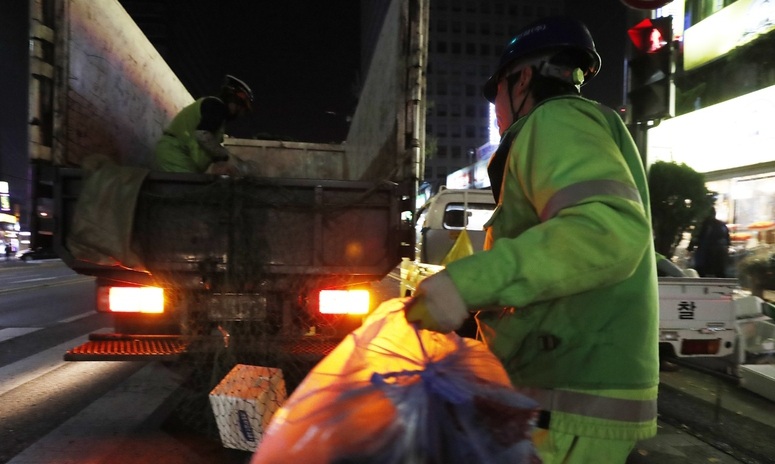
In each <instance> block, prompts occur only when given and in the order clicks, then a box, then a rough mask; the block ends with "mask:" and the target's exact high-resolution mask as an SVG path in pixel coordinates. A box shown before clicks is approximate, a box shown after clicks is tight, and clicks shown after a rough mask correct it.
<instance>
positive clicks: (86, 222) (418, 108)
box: [29, 0, 428, 365]
mask: <svg viewBox="0 0 775 464" xmlns="http://www.w3.org/2000/svg"><path fill="white" fill-rule="evenodd" d="M30 11H31V15H30V16H31V26H30V44H31V45H30V95H31V96H32V98H31V102H30V113H31V115H30V118H29V120H30V121H31V123H30V149H29V157H30V162H31V169H32V171H33V172H34V176H35V179H34V188H33V190H34V202H35V204H34V207H35V208H36V209H37V210H38V211H42V210H46V211H48V212H50V213H51V214H47V215H46V217H45V218H44V217H43V215H39V216H38V217H37V218H36V220H35V221H34V224H33V228H34V229H35V230H34V234H35V237H37V239H38V240H48V241H50V245H51V246H52V247H53V248H54V250H55V251H56V253H57V254H58V255H59V257H60V258H61V259H62V260H63V261H64V262H65V263H66V264H67V266H69V267H70V268H72V269H73V270H74V271H75V272H77V273H79V274H83V275H87V276H93V277H94V278H95V279H94V280H95V287H96V288H95V301H96V308H97V310H98V311H100V312H105V313H109V314H111V315H112V318H113V321H114V330H113V332H110V333H107V332H106V333H94V334H92V335H91V336H90V339H89V340H88V342H86V343H85V344H83V345H81V346H78V347H74V348H72V349H70V350H68V351H67V353H66V354H65V355H64V356H65V359H66V360H70V361H82V360H87V361H93V360H178V359H180V357H181V356H183V355H191V356H196V355H197V354H198V353H211V352H212V351H213V350H218V349H224V348H225V347H231V348H234V347H235V346H239V347H243V348H245V349H246V351H251V352H252V353H253V354H254V355H255V356H257V358H254V359H258V360H259V361H257V362H261V363H263V365H272V364H270V363H271V362H272V360H277V359H281V358H282V359H285V358H287V357H307V358H310V359H319V358H320V357H322V356H324V355H325V354H326V353H327V352H328V351H329V350H331V349H332V348H333V347H334V346H335V345H336V344H337V343H338V342H339V341H340V340H341V339H342V338H343V337H344V336H345V334H347V333H348V332H349V331H350V330H352V328H353V327H355V326H357V325H358V324H359V323H360V321H361V319H362V317H363V315H364V314H366V313H367V312H368V311H369V310H370V309H371V308H373V307H374V306H375V305H376V304H378V303H379V302H378V301H375V298H374V297H373V296H370V294H369V290H370V288H371V287H372V285H373V284H374V282H378V281H380V280H381V279H382V278H383V277H385V276H386V275H387V274H388V273H389V272H390V271H391V270H393V269H394V268H395V267H396V266H397V265H398V264H399V263H400V262H401V260H402V258H404V257H407V258H411V257H413V253H414V236H413V229H412V220H411V215H412V213H413V209H414V204H415V197H416V191H417V182H418V173H422V172H423V167H422V162H423V146H424V142H425V141H424V130H425V121H424V114H425V101H424V93H425V86H424V82H425V72H426V58H427V20H428V1H427V0H391V1H390V2H387V3H386V4H385V11H384V21H383V22H382V24H381V25H379V27H378V31H379V34H378V39H377V43H376V45H375V46H374V52H373V55H372V57H371V61H370V65H369V70H370V71H369V72H368V74H367V75H366V77H365V79H364V84H363V89H362V91H361V93H360V97H359V101H358V106H357V108H356V110H355V113H354V115H353V117H352V121H351V124H350V129H349V133H348V135H347V140H346V142H345V143H342V144H319V143H304V142H287V141H276V140H254V139H236V138H227V139H226V141H225V143H224V144H225V146H226V148H227V149H229V150H230V151H231V152H232V153H233V154H234V155H235V156H236V157H238V158H239V159H241V160H243V161H244V162H246V163H249V164H250V165H251V166H253V167H254V170H253V171H251V172H250V173H249V175H244V176H218V175H211V174H191V173H169V172H157V171H153V170H150V169H149V166H151V160H152V156H153V155H152V153H153V146H154V144H155V142H156V140H158V138H159V137H160V136H161V132H162V129H163V127H164V126H165V125H166V123H167V122H168V121H169V120H170V119H171V118H172V117H173V116H174V115H175V114H176V113H177V111H178V110H179V109H180V108H182V107H183V106H185V105H187V104H189V103H191V102H192V101H193V98H192V96H191V95H190V94H189V93H188V92H187V91H186V89H185V88H184V87H183V86H182V85H181V83H180V81H179V80H178V78H177V77H176V76H175V74H174V73H173V72H172V71H171V69H170V68H169V66H168V65H167V64H166V63H165V62H164V60H163V59H162V58H161V56H160V55H159V54H158V52H157V51H156V50H155V49H154V48H153V46H152V45H151V44H150V43H149V42H148V40H147V39H146V37H145V36H144V35H143V34H142V32H141V31H140V29H139V28H138V27H137V25H136V24H135V23H134V22H133V21H132V20H131V18H130V17H129V15H128V14H127V13H126V12H125V11H124V10H123V8H122V7H121V6H120V4H119V2H118V1H117V0H104V1H100V2H92V1H90V0H46V1H30ZM100 179H102V182H101V183H100ZM106 179H107V180H108V182H105V180H106ZM111 180H114V181H116V182H111ZM122 182H123V184H122ZM118 184H121V185H123V186H125V187H126V186H129V187H131V188H127V189H123V190H121V189H119V190H116V189H114V188H112V187H115V186H116V185H118ZM353 313H354V314H353Z"/></svg>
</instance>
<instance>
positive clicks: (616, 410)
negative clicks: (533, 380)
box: [519, 388, 657, 422]
mask: <svg viewBox="0 0 775 464" xmlns="http://www.w3.org/2000/svg"><path fill="white" fill-rule="evenodd" d="M519 392H520V393H523V394H525V395H527V396H529V397H530V398H533V399H534V400H536V401H537V402H538V404H539V405H540V408H541V409H544V410H547V411H557V412H564V413H569V414H578V415H581V416H586V417H596V418H598V419H606V420H616V421H625V422H646V421H649V420H653V419H655V418H656V417H657V399H656V398H653V399H648V400H633V399H625V398H611V397H606V396H599V395H594V394H591V393H582V392H576V391H569V390H544V389H540V388H526V389H522V388H520V389H519Z"/></svg>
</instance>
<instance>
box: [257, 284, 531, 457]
mask: <svg viewBox="0 0 775 464" xmlns="http://www.w3.org/2000/svg"><path fill="white" fill-rule="evenodd" d="M405 302H406V299H399V298H397V299H393V300H389V301H387V302H385V303H383V304H382V305H381V306H380V307H379V308H377V310H376V311H375V312H374V313H373V314H372V315H370V316H369V317H368V318H367V320H366V321H365V323H364V325H363V326H361V327H360V328H359V329H357V330H355V331H354V332H352V333H351V334H350V335H348V337H347V338H346V339H345V340H343V341H342V342H341V343H340V344H339V345H338V346H337V347H336V348H335V349H334V351H332V352H331V353H330V354H329V355H328V356H326V357H325V358H324V359H323V360H322V361H321V362H320V363H319V364H318V365H317V366H316V367H315V368H314V369H313V370H312V371H311V372H310V373H309V374H308V375H307V377H306V378H305V379H304V381H302V383H301V384H300V385H299V387H298V388H297V389H296V390H295V391H294V392H293V394H292V395H291V397H290V398H289V399H288V401H287V402H286V403H285V404H284V405H283V406H282V408H280V409H279V410H278V411H277V412H276V413H275V415H274V417H273V418H272V421H271V423H270V425H269V427H268V428H267V431H266V433H265V434H264V436H263V439H262V441H261V442H260V444H259V445H258V448H257V449H256V452H255V454H254V455H253V458H252V460H251V464H265V463H289V462H299V463H305V464H316V463H326V464H333V463H349V464H353V463H370V464H375V463H378V464H398V463H402V464H403V463H445V464H454V463H466V464H470V463H488V464H498V463H504V464H505V463H508V464H518V463H533V462H539V461H538V458H537V457H536V455H535V453H534V449H533V445H532V443H531V441H530V432H531V431H532V427H533V421H534V418H535V407H536V405H535V403H534V402H533V401H532V400H530V399H528V398H527V397H525V396H523V395H521V394H519V393H517V392H516V391H515V390H514V389H513V388H512V387H511V384H510V382H509V379H508V376H507V375H506V372H505V370H504V368H503V366H502V365H501V364H500V362H499V361H498V360H497V359H496V358H495V356H494V355H492V353H490V352H489V351H488V350H487V348H486V347H485V346H484V345H483V344H482V343H480V342H478V341H476V340H472V339H469V338H463V337H459V336H458V335H456V334H454V333H450V334H441V333H437V332H430V331H426V330H417V329H415V328H414V327H413V326H411V325H409V323H407V322H406V319H405V318H404V303H405Z"/></svg>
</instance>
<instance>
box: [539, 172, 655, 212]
mask: <svg viewBox="0 0 775 464" xmlns="http://www.w3.org/2000/svg"><path fill="white" fill-rule="evenodd" d="M595 195H613V196H618V197H622V198H626V199H628V200H632V201H636V202H638V203H642V201H641V198H640V193H639V192H638V189H636V188H635V187H633V186H631V185H627V184H625V183H622V182H619V181H616V180H588V181H585V182H579V183H577V184H573V185H569V186H567V187H565V188H564V189H562V190H559V191H558V192H555V194H554V195H552V198H550V199H549V201H548V202H547V203H546V206H544V209H543V211H541V222H544V221H547V220H549V219H551V218H553V217H554V215H555V214H557V213H558V212H559V211H560V210H561V209H563V208H566V207H568V206H571V205H575V204H577V203H578V202H580V201H581V200H584V199H585V198H589V197H591V196H595Z"/></svg>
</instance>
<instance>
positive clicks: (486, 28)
mask: <svg viewBox="0 0 775 464" xmlns="http://www.w3.org/2000/svg"><path fill="white" fill-rule="evenodd" d="M490 31H491V30H490V23H481V24H479V32H480V33H481V34H482V35H490Z"/></svg>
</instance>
